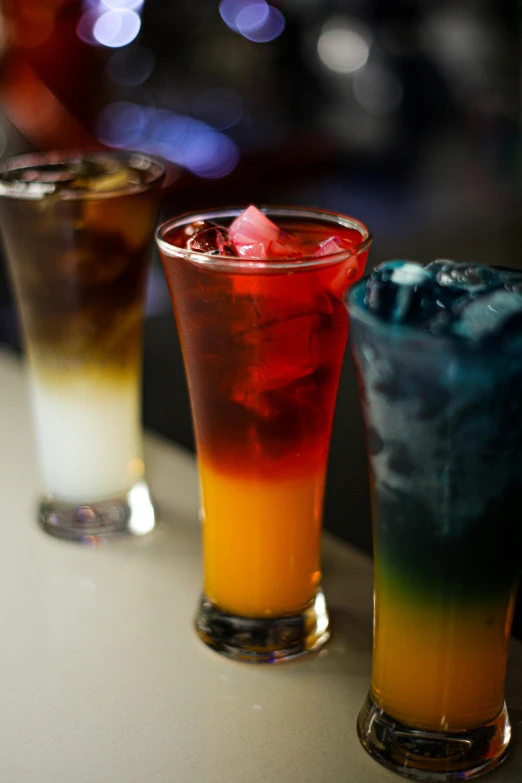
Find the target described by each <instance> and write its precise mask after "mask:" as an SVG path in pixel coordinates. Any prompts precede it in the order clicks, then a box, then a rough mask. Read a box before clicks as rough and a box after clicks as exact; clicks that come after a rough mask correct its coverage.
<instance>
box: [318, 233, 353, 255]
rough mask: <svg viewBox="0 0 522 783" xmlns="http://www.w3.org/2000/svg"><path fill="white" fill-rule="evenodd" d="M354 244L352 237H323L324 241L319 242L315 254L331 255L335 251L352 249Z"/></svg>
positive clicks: (340, 251)
mask: <svg viewBox="0 0 522 783" xmlns="http://www.w3.org/2000/svg"><path fill="white" fill-rule="evenodd" d="M353 246H354V243H353V242H352V240H351V239H347V238H345V237H339V236H334V237H328V239H323V241H322V242H319V244H318V245H317V249H316V251H315V253H314V256H316V257H317V256H331V255H334V254H335V253H342V252H343V251H346V250H350V249H351V248H353Z"/></svg>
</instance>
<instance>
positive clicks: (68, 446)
mask: <svg viewBox="0 0 522 783" xmlns="http://www.w3.org/2000/svg"><path fill="white" fill-rule="evenodd" d="M162 179H163V166H162V165H161V164H160V163H159V162H157V161H155V160H153V159H151V158H149V157H147V156H144V155H141V154H130V153H129V154H125V153H122V154H120V153H105V152H104V153H85V154H84V155H81V154H77V153H73V154H62V153H48V154H41V155H40V154H38V155H26V156H21V157H18V158H13V159H11V160H10V161H8V162H7V163H5V164H4V165H3V166H2V167H1V169H0V224H1V229H2V234H3V238H4V243H5V247H6V250H7V257H8V261H9V266H10V269H11V273H12V277H13V280H14V286H15V292H16V295H17V300H18V307H19V312H20V316H21V321H22V327H23V332H24V337H25V345H26V353H27V358H28V369H29V387H30V393H31V400H32V408H33V418H34V428H35V433H36V441H37V448H38V456H39V466H40V469H41V474H42V478H43V483H44V485H45V489H46V494H45V497H44V498H43V499H42V501H41V504H40V510H39V522H40V525H41V526H42V527H43V528H44V530H46V531H47V532H48V533H51V534H52V535H55V536H59V537H62V538H68V539H72V540H80V541H89V540H91V539H92V537H93V536H95V537H96V536H99V535H104V534H109V533H117V532H125V531H126V532H132V533H136V534H142V533H146V532H148V531H150V530H151V529H152V528H153V527H154V510H153V507H152V504H151V502H150V498H149V493H148V489H147V484H146V482H145V479H144V475H143V474H144V465H143V460H142V450H141V425H140V386H141V340H142V324H143V308H144V297H145V285H146V275H147V266H148V259H149V250H150V243H151V239H152V233H153V230H154V224H155V222H156V218H157V212H158V207H159V197H160V186H161V182H162Z"/></svg>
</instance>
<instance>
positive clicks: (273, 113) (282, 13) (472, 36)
mask: <svg viewBox="0 0 522 783" xmlns="http://www.w3.org/2000/svg"><path fill="white" fill-rule="evenodd" d="M521 22H522V9H521V6H520V4H519V2H517V0H467V1H466V0H461V1H460V2H448V1H447V0H439V1H438V2H437V3H434V2H428V0H272V1H271V2H270V3H268V2H265V0H221V2H219V1H218V0H175V2H172V0H0V155H1V156H2V158H5V157H7V156H10V155H12V154H16V153H21V152H25V151H31V150H45V149H50V148H53V149H67V148H77V147H83V148H86V147H89V148H95V147H113V148H130V149H139V150H144V151H149V152H153V153H155V154H158V155H161V156H162V157H163V158H164V159H166V160H167V161H168V163H169V173H168V179H167V184H166V187H165V197H164V201H163V215H162V216H163V218H167V217H170V216H172V215H174V214H176V213H180V212H186V211H188V210H192V209H199V208H204V207H211V206H214V207H215V206H220V205H231V204H246V203H257V204H266V203H272V204H276V203H279V204H290V203H294V204H305V205H308V206H316V207H323V208H328V209H332V210H336V211H339V212H343V213H347V214H352V215H354V216H355V217H357V218H359V219H361V220H362V221H363V222H364V223H366V224H367V225H368V226H369V227H370V228H371V229H372V231H373V232H374V234H375V242H374V246H373V250H372V255H371V258H370V264H371V265H374V264H376V263H378V262H379V261H382V260H384V259H386V258H398V257H402V258H411V259H417V260H419V261H422V262H427V261H429V260H431V259H433V258H440V257H443V258H448V257H449V258H454V259H456V260H460V261H471V262H480V263H497V264H504V265H508V266H520V267H522V257H521V253H520V249H521V246H522V222H521V218H522V195H521V182H522V172H521V166H522V157H521V135H520V134H521V83H520V76H521V73H520V69H521V58H520V53H521V49H520V30H521V27H520V26H521ZM0 342H4V343H7V344H9V345H10V346H12V347H13V348H15V349H17V350H20V349H21V346H20V335H19V330H18V327H17V321H16V313H15V311H14V308H13V301H12V296H11V290H10V284H9V280H8V276H7V273H6V268H5V264H4V263H3V261H2V259H1V258H0ZM143 404H144V420H145V425H146V426H147V427H149V428H151V429H153V430H155V431H157V432H159V433H161V434H162V435H164V436H166V437H167V438H170V439H172V440H173V441H175V442H177V443H179V444H181V445H183V446H185V447H187V448H191V449H192V448H193V436H192V428H191V422H190V412H189V405H188V396H187V391H186V385H185V378H184V374H183V368H182V363H181V356H180V351H179V344H178V340H177V335H176V330H175V326H174V321H173V318H172V314H171V309H170V302H169V298H168V293H167V289H166V285H165V282H164V279H163V274H162V271H161V268H160V265H159V262H158V259H157V257H155V258H154V260H153V265H152V268H151V273H150V280H149V290H148V304H147V325H146V331H145V366H144V403H143ZM325 524H326V527H327V528H328V529H329V530H331V531H333V532H335V533H336V534H337V535H340V536H342V537H343V538H345V539H347V540H349V541H350V542H351V543H353V544H355V545H356V546H358V547H360V548H362V549H365V550H367V551H369V548H370V527H369V504H368V486H367V478H366V463H365V457H364V445H363V436H362V425H361V419H360V412H359V407H358V403H357V397H356V389H355V380H354V376H353V370H352V364H351V360H350V357H349V355H348V356H347V360H346V362H345V368H344V372H343V378H342V382H341V388H340V392H339V399H338V405H337V414H336V421H335V426H334V433H333V440H332V451H331V459H330V469H329V479H328V485H327V496H326V512H325ZM515 632H516V633H517V635H519V636H522V601H520V600H519V606H518V615H517V618H516V622H515Z"/></svg>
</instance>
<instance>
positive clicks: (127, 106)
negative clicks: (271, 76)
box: [97, 101, 239, 179]
mask: <svg viewBox="0 0 522 783" xmlns="http://www.w3.org/2000/svg"><path fill="white" fill-rule="evenodd" d="M97 135H98V139H99V140H100V141H101V142H103V143H104V144H107V145H108V146H111V147H123V148H125V147H128V148H135V149H137V148H139V149H140V150H143V151H144V152H151V153H154V154H157V155H161V156H162V157H164V158H166V159H167V160H169V161H171V162H172V163H176V164H177V165H179V166H183V167H184V168H186V169H188V170H189V171H191V172H192V173H193V174H195V175H196V176H198V177H202V178H204V179H219V178H221V177H225V176H226V175H227V174H230V172H232V171H233V170H234V169H235V167H236V166H237V163H238V160H239V152H238V148H237V145H236V143H235V142H234V141H233V140H232V139H230V138H229V137H228V136H226V135H225V134H223V133H220V132H219V131H217V130H215V129H214V128H212V127H211V126H210V125H208V124H207V123H205V122H202V121H201V120H196V119H194V118H193V117H188V116H186V115H182V114H175V113H174V112H171V111H169V110H167V109H149V108H144V107H141V106H138V105H137V104H134V103H130V102H127V101H117V102H115V103H111V104H109V105H108V106H106V107H105V108H104V109H103V111H102V112H101V114H100V115H99V117H98V122H97Z"/></svg>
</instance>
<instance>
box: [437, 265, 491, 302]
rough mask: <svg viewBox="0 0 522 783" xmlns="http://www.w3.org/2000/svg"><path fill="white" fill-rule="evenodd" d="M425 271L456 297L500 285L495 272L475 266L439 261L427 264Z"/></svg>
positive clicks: (477, 292)
mask: <svg viewBox="0 0 522 783" xmlns="http://www.w3.org/2000/svg"><path fill="white" fill-rule="evenodd" d="M426 269H427V270H428V271H429V272H431V273H432V274H433V275H434V276H435V280H436V281H437V283H438V284H439V285H440V286H442V288H443V289H450V290H451V292H452V293H453V294H457V295H462V294H465V293H469V294H479V293H481V292H483V291H487V290H488V289H493V288H498V286H500V285H501V284H502V280H501V277H500V275H499V274H498V273H497V272H495V271H494V270H492V269H488V268H487V267H485V266H478V265H475V264H459V263H457V262H456V261H449V260H446V259H439V260H436V261H432V262H431V263H430V264H428V266H427V267H426ZM444 294H445V291H443V295H444Z"/></svg>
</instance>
